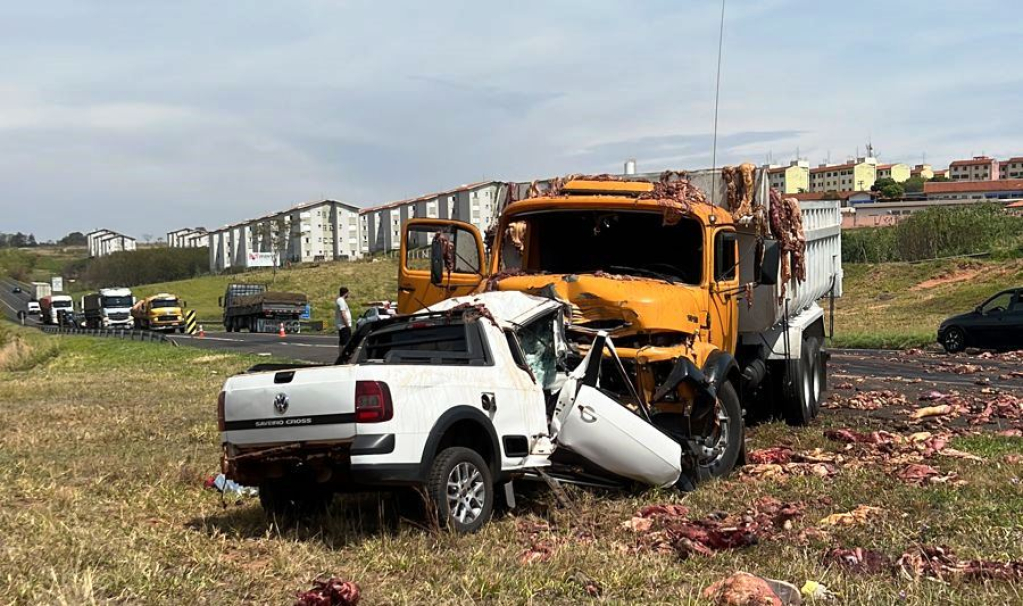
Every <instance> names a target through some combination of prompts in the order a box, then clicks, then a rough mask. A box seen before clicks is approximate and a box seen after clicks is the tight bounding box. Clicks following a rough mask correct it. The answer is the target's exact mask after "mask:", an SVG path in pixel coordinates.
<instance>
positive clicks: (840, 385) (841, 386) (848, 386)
mask: <svg viewBox="0 0 1023 606" xmlns="http://www.w3.org/2000/svg"><path fill="white" fill-rule="evenodd" d="M855 388H856V386H855V385H853V384H852V383H850V382H849V381H843V382H841V383H837V384H835V386H834V388H833V389H855Z"/></svg>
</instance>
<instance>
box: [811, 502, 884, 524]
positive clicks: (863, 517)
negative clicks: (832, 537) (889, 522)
mask: <svg viewBox="0 0 1023 606" xmlns="http://www.w3.org/2000/svg"><path fill="white" fill-rule="evenodd" d="M882 515H884V510H883V509H881V508H880V507H871V506H870V505H860V506H858V507H856V509H853V510H852V511H850V512H847V513H833V514H831V515H829V516H827V517H825V518H824V519H822V520H821V521H820V524H821V526H855V525H859V524H866V523H867V522H869V521H870V520H872V519H875V518H878V517H880V516H882Z"/></svg>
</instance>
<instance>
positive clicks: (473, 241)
mask: <svg viewBox="0 0 1023 606" xmlns="http://www.w3.org/2000/svg"><path fill="white" fill-rule="evenodd" d="M438 235H441V236H443V238H444V240H445V243H446V244H447V246H440V241H437V242H435V240H437V236H438ZM484 260H485V257H484V254H483V237H482V236H481V235H480V232H479V230H478V229H476V228H475V227H474V226H472V225H470V224H468V223H462V222H461V221H449V220H445V219H412V220H410V221H409V222H408V223H406V224H405V227H404V229H403V230H402V234H401V264H400V266H399V268H398V313H403V314H407V313H412V312H415V311H418V310H420V309H422V308H424V307H428V306H430V305H433V304H434V303H437V302H438V301H443V300H444V299H449V298H451V297H458V296H461V295H467V294H470V293H472V292H474V291H475V290H476V289H477V288H479V286H480V284H481V283H482V282H483V279H484V277H485V274H484ZM438 265H440V267H438Z"/></svg>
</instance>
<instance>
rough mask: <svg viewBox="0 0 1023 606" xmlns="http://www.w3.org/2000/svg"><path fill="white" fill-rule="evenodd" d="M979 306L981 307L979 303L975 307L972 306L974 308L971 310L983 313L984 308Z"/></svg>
mask: <svg viewBox="0 0 1023 606" xmlns="http://www.w3.org/2000/svg"><path fill="white" fill-rule="evenodd" d="M980 307H981V306H980V305H978V306H977V307H975V308H974V310H973V311H974V312H976V313H978V314H981V315H983V313H984V310H982V309H981V308H980Z"/></svg>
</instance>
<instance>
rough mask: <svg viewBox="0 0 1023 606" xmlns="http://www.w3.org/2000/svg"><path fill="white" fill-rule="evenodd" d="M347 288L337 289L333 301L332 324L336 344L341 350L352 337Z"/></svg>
mask: <svg viewBox="0 0 1023 606" xmlns="http://www.w3.org/2000/svg"><path fill="white" fill-rule="evenodd" d="M347 299H348V289H347V288H345V287H344V286H342V287H341V289H340V290H339V291H338V297H337V300H336V301H334V324H335V326H336V327H337V337H338V345H339V346H340V348H341V350H342V351H343V350H344V348H345V345H348V341H349V340H351V338H352V310H351V309H349V307H348V301H347Z"/></svg>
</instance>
